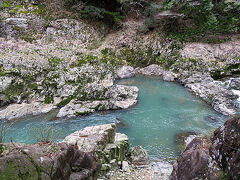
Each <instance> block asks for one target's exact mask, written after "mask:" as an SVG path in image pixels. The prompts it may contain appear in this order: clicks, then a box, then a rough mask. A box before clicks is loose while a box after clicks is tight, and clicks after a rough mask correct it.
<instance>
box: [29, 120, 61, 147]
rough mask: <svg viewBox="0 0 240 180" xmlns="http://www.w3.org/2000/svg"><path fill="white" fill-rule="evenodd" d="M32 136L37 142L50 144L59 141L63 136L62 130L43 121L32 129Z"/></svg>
mask: <svg viewBox="0 0 240 180" xmlns="http://www.w3.org/2000/svg"><path fill="white" fill-rule="evenodd" d="M30 134H31V135H32V136H33V138H34V139H35V141H36V142H41V143H49V142H54V141H57V140H58V138H60V137H61V135H62V129H60V128H56V127H54V125H51V124H49V123H48V122H47V121H43V122H42V123H40V124H39V125H36V126H34V127H32V128H31V129H30Z"/></svg>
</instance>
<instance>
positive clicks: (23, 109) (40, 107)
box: [0, 102, 56, 120]
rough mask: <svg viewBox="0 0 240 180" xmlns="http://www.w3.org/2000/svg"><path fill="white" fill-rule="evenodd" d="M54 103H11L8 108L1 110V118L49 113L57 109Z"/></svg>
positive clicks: (9, 118) (8, 118)
mask: <svg viewBox="0 0 240 180" xmlns="http://www.w3.org/2000/svg"><path fill="white" fill-rule="evenodd" d="M55 108H56V106H54V105H53V104H42V103H39V102H32V103H30V104H27V103H22V104H11V105H9V106H8V107H7V108H5V109H3V110H1V111H0V119H7V120H11V119H18V118H22V117H24V116H28V115H34V116H35V115H39V114H42V113H48V112H50V111H51V110H53V109H55Z"/></svg>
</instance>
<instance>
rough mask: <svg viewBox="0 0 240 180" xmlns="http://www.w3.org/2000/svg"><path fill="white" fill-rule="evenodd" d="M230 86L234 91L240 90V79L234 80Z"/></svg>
mask: <svg viewBox="0 0 240 180" xmlns="http://www.w3.org/2000/svg"><path fill="white" fill-rule="evenodd" d="M229 86H230V87H231V88H232V89H237V90H240V79H232V81H231V83H230V84H229Z"/></svg>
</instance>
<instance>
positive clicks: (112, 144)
mask: <svg viewBox="0 0 240 180" xmlns="http://www.w3.org/2000/svg"><path fill="white" fill-rule="evenodd" d="M63 142H66V143H67V144H70V145H77V146H78V148H79V150H81V151H83V152H94V153H96V154H97V156H98V158H99V159H100V161H101V163H102V172H106V171H108V170H110V169H112V168H115V167H117V164H118V162H119V161H120V162H122V161H123V160H124V157H125V155H126V153H127V151H128V147H129V142H128V137H127V136H126V135H125V134H120V133H116V125H115V124H105V125H99V126H92V127H86V128H84V129H83V130H80V131H76V132H74V133H72V134H70V135H69V136H67V137H66V138H65V139H64V140H63Z"/></svg>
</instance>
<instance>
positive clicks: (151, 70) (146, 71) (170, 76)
mask: <svg viewBox="0 0 240 180" xmlns="http://www.w3.org/2000/svg"><path fill="white" fill-rule="evenodd" d="M136 72H137V73H139V74H143V75H147V76H160V77H162V78H163V80H164V81H175V80H177V79H178V75H177V74H175V73H173V72H171V71H166V70H164V69H163V68H162V67H161V66H159V65H156V64H152V65H150V66H147V67H145V68H142V69H137V70H136Z"/></svg>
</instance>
